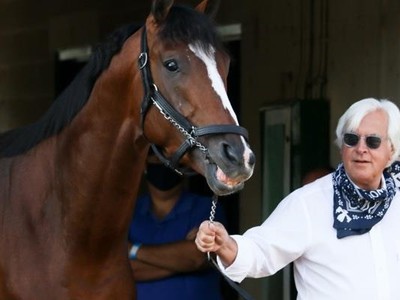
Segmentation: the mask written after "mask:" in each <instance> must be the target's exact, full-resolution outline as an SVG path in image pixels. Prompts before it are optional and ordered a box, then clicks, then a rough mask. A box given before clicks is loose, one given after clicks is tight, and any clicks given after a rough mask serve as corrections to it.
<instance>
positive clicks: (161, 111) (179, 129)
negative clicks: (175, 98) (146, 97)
mask: <svg viewBox="0 0 400 300" xmlns="http://www.w3.org/2000/svg"><path fill="white" fill-rule="evenodd" d="M151 100H152V101H153V104H154V105H155V106H156V107H157V108H158V110H159V111H160V113H161V114H162V115H163V117H164V118H165V119H166V120H167V121H169V122H170V123H171V124H172V125H173V126H175V127H176V128H177V129H178V131H179V132H181V133H182V134H183V135H184V136H185V137H186V138H187V139H188V140H189V142H190V144H191V145H192V146H196V147H197V148H199V149H200V151H201V152H203V153H207V152H208V150H207V147H206V146H204V145H203V144H202V143H200V142H199V141H197V140H196V139H195V138H194V137H193V136H192V134H190V133H189V132H188V131H187V130H186V129H185V128H183V127H182V126H181V125H180V124H179V123H178V122H176V121H175V120H174V119H173V118H172V117H171V116H169V115H168V114H167V113H166V112H165V111H164V110H163V109H162V108H161V107H160V105H158V103H157V102H156V101H155V100H154V99H153V97H152V98H151ZM192 129H193V130H194V127H192Z"/></svg>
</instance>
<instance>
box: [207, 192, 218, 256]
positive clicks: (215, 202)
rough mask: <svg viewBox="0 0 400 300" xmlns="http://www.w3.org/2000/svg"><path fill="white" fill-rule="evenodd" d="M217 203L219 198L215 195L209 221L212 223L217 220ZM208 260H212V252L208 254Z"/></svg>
mask: <svg viewBox="0 0 400 300" xmlns="http://www.w3.org/2000/svg"><path fill="white" fill-rule="evenodd" d="M217 203H218V196H217V195H215V194H214V195H213V197H212V203H211V210H210V217H209V221H210V223H214V219H215V212H216V210H217ZM207 259H208V260H211V259H212V258H211V255H210V252H207Z"/></svg>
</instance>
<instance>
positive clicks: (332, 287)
mask: <svg viewBox="0 0 400 300" xmlns="http://www.w3.org/2000/svg"><path fill="white" fill-rule="evenodd" d="M232 237H233V238H234V239H235V240H236V242H237V244H238V249H239V250H238V254H237V257H236V259H235V261H234V262H233V264H232V265H231V266H229V267H228V268H225V269H224V268H223V267H222V265H221V263H220V267H221V269H223V270H224V272H225V274H226V275H228V276H229V277H230V278H231V279H232V280H234V281H238V282H240V281H242V280H243V279H244V278H245V277H255V278H258V277H264V276H268V275H272V274H274V273H275V272H277V271H279V270H280V269H281V268H283V267H284V266H286V265H287V264H289V263H290V262H294V276H295V282H296V287H297V291H298V297H297V299H298V300H347V299H348V300H358V299H359V300H400V191H399V190H398V191H397V193H396V195H395V197H394V198H393V200H392V203H391V206H390V208H389V210H388V211H387V212H386V215H385V217H384V218H383V219H382V220H381V221H380V222H379V223H377V224H376V225H375V226H374V227H373V228H372V229H371V231H370V232H368V233H365V234H363V235H356V236H349V237H345V238H342V239H338V238H337V237H336V230H335V229H334V228H333V187H332V175H327V176H325V177H323V178H321V179H319V180H316V181H315V182H313V183H311V184H309V185H306V186H304V187H303V188H300V189H298V190H296V191H294V192H293V193H291V194H290V195H289V196H287V197H286V198H285V199H284V200H283V201H282V202H281V203H280V204H279V205H278V207H277V208H276V209H275V211H274V212H273V213H272V214H271V215H270V216H269V217H268V218H267V220H265V222H264V223H263V224H262V225H261V226H257V227H254V228H252V229H250V230H248V231H247V232H246V233H245V234H244V235H243V236H240V235H233V236H232Z"/></svg>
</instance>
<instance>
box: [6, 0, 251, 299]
mask: <svg viewBox="0 0 400 300" xmlns="http://www.w3.org/2000/svg"><path fill="white" fill-rule="evenodd" d="M214 4H215V3H214V2H213V1H203V2H201V3H200V4H198V5H197V7H196V8H189V7H186V6H182V5H174V3H173V0H154V1H153V2H152V7H151V11H150V13H149V15H148V17H147V18H146V20H145V22H144V25H143V26H142V27H141V28H140V29H138V30H136V31H135V28H133V26H126V27H124V28H122V29H121V30H119V31H117V32H116V33H115V34H113V35H112V36H111V38H110V39H109V40H108V41H107V42H106V43H104V44H101V45H99V46H98V47H97V48H96V49H95V51H94V53H93V54H92V56H91V58H90V60H89V62H88V63H87V65H86V66H85V67H84V68H83V69H82V70H81V72H80V73H79V74H78V75H77V77H76V78H75V79H74V80H73V81H72V83H71V84H70V85H69V86H68V87H67V88H66V89H65V91H64V92H63V93H62V94H61V95H60V96H59V97H57V99H56V100H55V101H54V102H53V104H52V105H51V107H50V108H49V109H48V111H47V112H46V113H45V114H44V115H43V116H42V117H41V118H40V119H39V120H38V121H37V122H35V123H32V124H29V125H27V126H24V127H20V128H16V129H12V130H10V131H7V132H5V133H3V134H2V135H1V136H0V218H1V221H0V232H1V242H0V299H85V300H91V299H96V300H101V299H130V300H132V299H135V286H134V282H133V276H132V272H131V270H130V265H129V261H128V242H127V230H128V224H129V222H130V219H131V216H132V211H133V208H134V204H135V197H136V194H137V192H138V188H139V184H140V178H141V175H142V172H143V169H144V164H145V158H146V155H147V152H148V149H149V146H150V145H153V147H154V149H155V150H156V151H157V153H158V155H159V156H160V157H161V159H162V160H163V161H164V163H165V164H167V165H168V166H170V167H171V168H174V169H176V170H177V171H178V172H179V168H178V164H179V165H180V164H183V165H186V166H188V167H190V168H191V169H193V170H195V171H196V172H198V173H200V174H202V175H204V176H205V178H206V179H207V182H208V184H209V186H210V188H211V189H212V190H213V191H214V193H215V194H217V195H225V194H230V193H234V192H236V191H238V190H240V189H241V188H242V187H243V184H244V182H245V181H246V180H247V179H248V178H250V176H251V175H252V172H253V168H254V163H255V161H254V160H255V158H254V154H253V152H252V150H251V149H250V147H249V145H248V141H247V132H246V130H245V129H244V128H243V127H241V126H239V124H238V121H237V118H236V116H235V114H234V111H233V109H232V107H231V105H230V103H229V100H228V97H227V93H226V79H227V75H228V70H229V56H228V55H227V53H226V52H225V51H224V50H223V48H222V46H221V43H220V42H219V41H218V38H217V34H216V29H215V26H214V24H213V21H212V18H211V17H210V15H209V13H211V14H212V13H213V12H214V11H215V10H214V9H212V8H213V5H214Z"/></svg>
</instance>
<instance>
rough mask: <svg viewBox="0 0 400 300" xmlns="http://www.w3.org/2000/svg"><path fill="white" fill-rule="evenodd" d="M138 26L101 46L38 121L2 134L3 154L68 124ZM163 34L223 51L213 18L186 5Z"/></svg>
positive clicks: (26, 147)
mask: <svg viewBox="0 0 400 300" xmlns="http://www.w3.org/2000/svg"><path fill="white" fill-rule="evenodd" d="M138 28H139V26H138V25H137V24H131V25H127V26H125V27H122V28H120V29H119V30H117V31H115V32H114V33H113V34H112V35H111V36H110V37H109V38H108V40H107V41H106V42H105V43H103V44H100V45H98V46H97V47H96V49H95V51H94V52H93V54H92V55H91V56H90V59H89V61H88V63H87V64H86V65H85V66H84V67H83V69H82V70H81V71H80V72H79V73H78V75H77V76H76V77H75V79H74V80H73V81H72V82H71V84H70V85H69V86H68V87H67V88H66V89H65V90H64V91H63V92H62V93H61V94H60V96H58V97H57V98H56V100H55V101H54V102H53V103H52V105H51V106H50V108H49V109H48V111H47V112H46V113H45V114H44V115H43V116H42V117H41V118H40V119H39V120H38V121H36V122H34V123H32V124H29V125H27V126H24V127H20V128H16V129H12V130H10V131H7V132H5V133H3V134H1V135H0V157H10V156H14V155H18V154H22V153H24V152H26V151H28V150H29V149H31V148H32V147H34V146H36V145H37V144H38V143H39V142H41V141H42V140H44V139H47V138H49V137H51V136H53V135H56V134H58V133H59V132H60V131H61V130H62V129H63V128H64V127H65V126H66V125H68V124H69V123H70V122H71V121H72V119H73V118H74V117H75V116H76V115H77V114H78V112H79V111H80V110H81V109H82V107H83V106H84V105H85V104H86V102H87V101H88V99H89V96H90V93H91V91H92V88H93V85H94V83H95V81H96V80H97V78H98V77H99V75H100V74H101V73H102V71H104V70H105V69H106V68H107V67H108V65H109V64H110V61H111V58H112V57H113V56H114V55H115V54H116V53H118V52H119V51H120V49H121V48H122V45H123V44H124V42H125V41H126V39H127V38H128V37H129V36H131V35H132V34H133V33H134V32H135V31H136V30H137V29H138ZM159 37H160V39H161V40H163V41H164V42H170V43H179V42H183V43H186V44H191V43H196V45H198V46H200V47H202V49H203V50H204V51H205V52H206V53H207V52H209V51H210V50H211V49H210V47H209V46H212V47H213V48H214V49H215V50H223V47H222V43H221V42H220V40H219V39H218V35H217V32H216V27H215V24H214V23H213V22H212V20H211V18H209V17H208V16H207V15H205V14H202V13H199V12H197V11H196V10H194V9H192V8H189V7H186V6H183V5H175V6H173V7H172V8H171V10H170V12H169V14H168V16H167V19H166V20H165V22H164V23H163V25H162V27H161V30H160V32H159Z"/></svg>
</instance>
